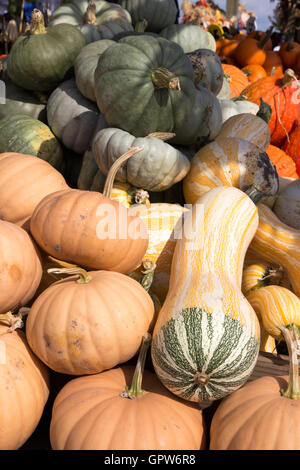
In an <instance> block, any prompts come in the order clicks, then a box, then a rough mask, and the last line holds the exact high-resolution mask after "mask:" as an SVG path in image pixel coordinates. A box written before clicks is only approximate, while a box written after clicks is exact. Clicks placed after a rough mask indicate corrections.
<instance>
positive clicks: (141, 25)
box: [134, 19, 148, 33]
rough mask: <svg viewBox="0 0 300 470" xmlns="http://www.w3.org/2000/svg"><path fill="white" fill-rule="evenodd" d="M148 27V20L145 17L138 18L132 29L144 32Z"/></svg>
mask: <svg viewBox="0 0 300 470" xmlns="http://www.w3.org/2000/svg"><path fill="white" fill-rule="evenodd" d="M147 27H148V21H147V20H146V19H143V20H140V21H138V22H137V23H136V24H135V27H134V31H135V32H136V33H144V32H145V31H146V29H147Z"/></svg>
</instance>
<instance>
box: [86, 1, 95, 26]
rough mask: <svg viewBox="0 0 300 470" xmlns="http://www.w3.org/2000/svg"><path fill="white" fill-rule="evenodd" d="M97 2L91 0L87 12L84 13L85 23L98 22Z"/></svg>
mask: <svg viewBox="0 0 300 470" xmlns="http://www.w3.org/2000/svg"><path fill="white" fill-rule="evenodd" d="M96 23H97V18H96V4H95V2H94V0H89V3H88V6H87V9H86V12H85V14H84V24H96Z"/></svg>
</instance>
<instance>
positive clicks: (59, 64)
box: [7, 10, 85, 91]
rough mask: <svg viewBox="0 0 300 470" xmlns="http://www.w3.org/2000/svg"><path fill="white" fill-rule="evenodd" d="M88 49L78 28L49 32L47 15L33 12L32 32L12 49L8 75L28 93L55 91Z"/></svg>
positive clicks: (70, 26) (61, 28)
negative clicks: (79, 57)
mask: <svg viewBox="0 0 300 470" xmlns="http://www.w3.org/2000/svg"><path fill="white" fill-rule="evenodd" d="M84 45H85V40H84V36H83V35H82V34H81V32H80V31H79V30H78V29H77V28H76V27H74V26H72V25H68V24H59V25H57V26H53V27H48V28H45V26H44V19H43V15H42V14H41V12H40V11H39V10H33V13H32V20H31V25H30V30H29V31H27V32H26V33H25V34H22V35H21V36H19V38H18V39H17V40H16V42H15V43H14V45H13V46H12V48H11V51H10V54H9V56H8V61H7V73H8V75H9V77H10V79H11V80H12V81H13V82H14V83H15V84H16V85H18V86H20V87H22V88H25V89H26V90H32V91H52V90H53V89H54V88H55V87H56V86H57V85H58V84H59V83H60V82H61V81H62V80H64V79H65V77H66V76H67V73H68V72H69V71H70V69H71V68H72V67H73V65H74V61H75V59H76V57H77V55H78V54H79V52H80V50H81V49H82V47H83V46H84Z"/></svg>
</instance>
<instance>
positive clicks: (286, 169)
mask: <svg viewBox="0 0 300 470" xmlns="http://www.w3.org/2000/svg"><path fill="white" fill-rule="evenodd" d="M266 152H267V154H268V157H269V159H270V160H271V162H272V163H273V164H274V165H275V166H276V170H277V173H278V175H279V176H287V177H289V178H299V176H298V173H297V168H296V164H295V161H294V160H293V159H292V158H291V157H290V156H289V155H288V154H287V153H286V152H285V151H284V150H282V149H280V148H278V147H276V146H275V145H269V147H268V148H267V150H266Z"/></svg>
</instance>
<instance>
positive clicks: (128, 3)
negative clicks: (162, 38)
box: [116, 0, 177, 33]
mask: <svg viewBox="0 0 300 470" xmlns="http://www.w3.org/2000/svg"><path fill="white" fill-rule="evenodd" d="M116 3H118V4H119V5H121V6H122V7H123V8H125V9H126V10H127V11H129V13H130V15H131V19H132V23H133V25H134V26H135V27H137V28H138V27H139V24H140V23H141V22H145V25H146V31H152V32H154V33H159V31H161V30H162V29H163V28H165V27H166V26H168V25H170V24H173V23H175V20H176V16H177V6H176V3H175V2H174V0H117V1H116Z"/></svg>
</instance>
